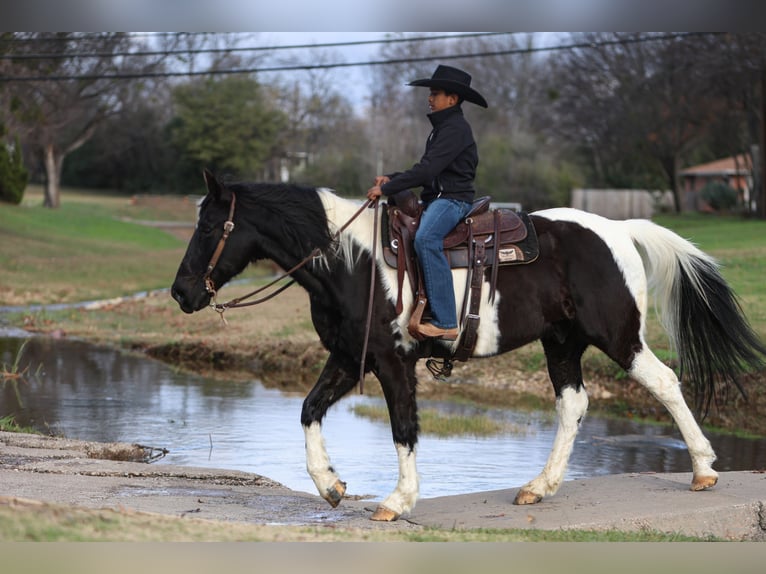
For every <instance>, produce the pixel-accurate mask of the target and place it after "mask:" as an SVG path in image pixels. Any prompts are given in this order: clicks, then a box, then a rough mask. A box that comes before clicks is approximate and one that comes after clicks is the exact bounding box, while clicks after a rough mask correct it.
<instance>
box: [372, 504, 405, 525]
mask: <svg viewBox="0 0 766 574" xmlns="http://www.w3.org/2000/svg"><path fill="white" fill-rule="evenodd" d="M397 518H399V513H398V512H394V511H393V510H391V509H389V508H386V507H385V506H378V507H377V508H376V509H375V512H373V513H372V516H371V517H370V520H377V521H378V522H393V521H394V520H396V519H397Z"/></svg>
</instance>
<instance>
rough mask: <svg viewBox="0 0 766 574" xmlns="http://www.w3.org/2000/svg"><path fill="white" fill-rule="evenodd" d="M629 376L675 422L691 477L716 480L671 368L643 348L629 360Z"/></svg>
mask: <svg viewBox="0 0 766 574" xmlns="http://www.w3.org/2000/svg"><path fill="white" fill-rule="evenodd" d="M629 374H630V376H631V377H633V378H634V379H635V380H636V381H638V382H639V383H641V384H642V385H643V386H644V387H646V388H647V389H648V390H649V392H651V393H652V395H654V396H655V397H656V398H657V400H658V401H660V402H661V403H662V404H663V405H664V406H665V408H666V409H668V411H669V412H670V415H671V416H672V417H673V420H675V421H676V424H677V425H678V429H679V430H680V431H681V434H682V435H683V437H684V441H685V442H686V447H687V448H688V449H689V455H690V456H691V459H692V470H693V472H694V476H695V477H703V476H705V477H717V476H718V473H717V472H716V471H714V470H713V467H712V464H713V462H714V461H715V458H716V457H715V452H714V451H713V447H712V446H710V441H708V440H707V438H705V435H704V434H702V429H700V427H699V425H698V424H697V421H695V420H694V416H693V415H692V413H691V411H690V410H689V406H688V405H687V404H686V401H685V400H684V397H683V394H682V393H681V383H680V382H679V381H678V377H676V374H675V373H674V372H673V370H672V369H670V368H669V367H667V366H666V365H664V364H663V363H662V362H661V361H660V360H659V359H658V358H657V357H656V356H655V355H654V353H652V352H651V351H650V350H649V349H648V348H647V347H644V350H642V351H641V352H640V353H639V354H638V355H636V358H635V359H634V360H633V366H632V367H631V369H630V372H629Z"/></svg>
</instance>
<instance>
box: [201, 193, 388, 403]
mask: <svg viewBox="0 0 766 574" xmlns="http://www.w3.org/2000/svg"><path fill="white" fill-rule="evenodd" d="M236 202H237V196H236V195H235V194H234V193H232V194H231V204H230V205H229V217H228V219H227V220H226V221H225V222H224V224H223V235H222V236H221V239H219V240H218V245H216V248H215V251H214V252H213V256H212V257H211V258H210V262H209V263H208V265H207V269H206V270H205V275H204V278H203V279H204V282H205V290H206V291H207V292H208V293H209V294H210V296H211V303H210V307H211V309H213V310H214V311H216V312H217V313H218V314H219V315H220V317H221V321H223V323H224V324H227V322H226V319H225V318H224V316H223V314H224V312H225V311H226V310H227V309H235V308H237V307H251V306H253V305H258V304H260V303H264V302H265V301H268V300H269V299H272V298H274V297H276V296H277V295H279V294H280V293H281V292H282V291H284V290H285V289H287V288H288V287H290V286H291V285H293V284H294V283H295V279H291V280H290V281H289V282H288V283H286V284H285V285H282V286H281V287H280V288H279V289H276V290H275V291H273V292H272V293H269V294H268V295H264V296H263V297H260V298H259V299H255V300H253V301H248V302H244V301H245V300H246V299H250V298H251V297H254V296H255V295H258V294H260V293H262V292H263V291H265V290H267V289H269V288H270V287H272V286H274V285H275V284H277V283H279V282H280V281H282V279H285V278H287V277H291V276H292V274H293V273H295V272H296V271H298V270H299V269H301V268H302V267H304V266H306V265H307V264H308V263H309V262H310V261H312V260H313V259H315V258H317V257H319V256H320V255H321V254H322V250H321V249H320V248H319V247H316V248H314V250H313V251H312V252H311V253H309V254H308V255H307V256H306V257H304V258H303V259H301V260H300V261H299V262H298V263H297V264H296V265H295V266H293V267H291V268H290V269H288V270H287V271H285V272H284V273H282V275H280V276H278V277H276V278H275V279H274V280H272V281H270V282H269V283H267V284H266V285H263V286H262V287H259V288H258V289H256V290H254V291H251V292H250V293H247V294H245V295H242V296H241V297H236V298H234V299H231V300H229V301H227V302H226V303H218V302H217V300H216V296H217V295H218V292H217V290H216V288H215V283H213V280H212V278H211V275H212V274H213V270H214V269H215V266H216V265H217V264H218V260H219V259H220V258H221V253H223V248H224V246H225V245H226V240H227V239H228V238H229V235H231V232H232V231H234V207H235V206H236ZM378 204H379V201H378V200H377V199H376V200H367V201H366V202H365V203H364V204H363V205H362V206H361V207H360V208H359V209H358V210H357V212H356V213H354V215H352V216H351V218H350V219H349V220H348V221H346V223H344V224H343V226H342V227H341V228H340V229H338V231H336V232H335V234H334V235H333V236H332V239H331V243H332V242H334V241H335V240H336V239H337V238H338V237H339V236H340V234H341V233H343V231H345V230H346V228H347V227H348V226H349V225H351V223H352V222H353V221H354V220H355V219H356V218H357V217H359V216H360V215H361V214H362V212H364V210H365V209H367V208H368V207H374V208H375V216H374V218H373V219H374V228H373V241H372V257H371V261H372V271H371V274H370V275H371V277H370V289H369V296H368V302H367V320H366V324H365V328H364V344H363V346H362V360H361V365H360V367H359V392H360V394H363V393H364V364H365V357H366V355H367V343H368V341H369V338H370V324H371V322H372V307H373V298H374V295H375V279H376V273H375V269H376V268H375V262H376V259H377V257H376V255H377V245H378V239H377V235H378Z"/></svg>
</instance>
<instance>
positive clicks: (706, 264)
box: [625, 219, 766, 412]
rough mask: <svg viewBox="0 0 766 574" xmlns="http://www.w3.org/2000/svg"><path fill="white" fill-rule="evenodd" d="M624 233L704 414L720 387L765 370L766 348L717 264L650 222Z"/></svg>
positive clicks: (630, 225)
mask: <svg viewBox="0 0 766 574" xmlns="http://www.w3.org/2000/svg"><path fill="white" fill-rule="evenodd" d="M625 229H626V230H627V232H628V234H629V235H630V237H631V239H632V240H633V243H634V244H635V245H636V248H637V249H638V251H639V253H640V254H641V259H642V260H643V263H644V268H645V270H646V274H647V278H648V287H649V289H650V291H652V292H653V293H654V295H655V298H656V302H657V305H658V307H659V310H660V318H661V322H662V324H663V326H664V327H665V328H666V330H667V331H668V333H669V335H670V336H671V338H672V340H673V343H674V344H675V346H676V348H677V350H678V355H679V361H680V365H681V374H682V376H683V375H684V374H686V375H687V378H688V379H690V380H691V382H692V384H693V385H694V389H695V398H696V401H695V402H696V407H697V410H698V412H706V411H707V410H708V408H709V406H710V402H711V400H712V399H713V397H714V393H715V383H716V381H718V380H720V381H725V382H732V383H734V384H735V385H736V386H737V388H738V389H739V390H740V392H742V394H743V395H744V394H745V393H744V390H743V389H742V387H741V386H740V384H739V382H738V380H737V379H738V375H739V374H740V373H742V372H744V371H745V370H747V369H748V368H756V369H760V368H763V365H764V363H763V359H764V356H766V348H765V347H764V346H763V344H762V343H761V341H760V340H759V339H758V336H757V335H756V334H755V333H754V332H753V330H752V328H751V327H750V325H749V324H748V322H747V319H746V318H745V316H744V313H743V312H742V308H741V307H740V305H739V302H738V301H737V298H736V296H735V294H734V292H733V291H732V290H731V288H730V287H729V285H728V284H727V283H726V281H725V280H724V278H723V277H722V276H721V273H720V271H719V266H718V263H717V262H716V260H715V259H714V258H713V257H711V256H710V255H707V254H706V253H704V252H702V251H701V250H700V249H698V248H697V247H695V246H694V245H693V244H692V243H690V242H689V241H687V240H685V239H683V238H681V237H680V236H678V235H677V234H675V233H673V232H672V231H670V230H668V229H665V228H664V227H660V226H659V225H656V224H654V223H652V222H651V221H648V220H638V219H634V220H629V221H626V222H625Z"/></svg>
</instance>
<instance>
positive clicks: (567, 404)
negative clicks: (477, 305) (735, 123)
mask: <svg viewBox="0 0 766 574" xmlns="http://www.w3.org/2000/svg"><path fill="white" fill-rule="evenodd" d="M205 179H206V183H207V189H208V194H207V196H206V197H205V199H204V200H203V202H202V204H201V208H200V214H199V221H198V224H197V228H196V230H195V232H194V235H193V237H192V238H191V240H190V243H189V246H188V249H187V252H186V255H185V256H184V259H183V261H182V262H181V264H180V267H179V269H178V274H177V276H176V279H175V282H174V283H173V288H172V296H173V298H174V299H175V300H176V301H177V302H178V304H179V305H180V307H181V309H182V310H183V311H184V312H186V313H192V312H194V311H198V310H200V309H203V308H205V307H207V306H208V305H209V304H210V302H211V294H210V292H209V291H208V290H207V289H206V286H205V277H206V270H207V268H208V266H209V264H210V263H211V258H212V257H213V253H214V252H215V251H216V247H217V246H218V245H219V244H222V242H221V237H222V235H223V233H224V224H225V222H226V221H227V219H229V217H231V218H232V220H233V224H234V228H233V230H231V232H230V234H229V233H228V232H227V235H228V239H227V242H226V243H225V246H224V247H223V249H222V251H220V250H219V251H220V253H219V257H217V258H216V262H215V264H214V265H213V269H212V271H211V272H209V273H207V274H208V275H209V279H210V281H212V289H219V288H220V287H221V286H222V285H224V284H225V283H226V282H227V281H229V280H230V279H231V278H232V277H234V276H235V275H237V274H238V273H240V272H241V271H243V270H244V269H245V267H247V266H248V264H249V263H251V262H255V261H258V260H261V259H270V260H272V261H274V262H275V263H277V264H278V265H279V266H280V267H282V268H283V269H291V268H292V267H293V266H295V265H296V263H298V262H299V261H301V260H303V259H304V258H306V257H307V256H308V255H309V254H311V253H312V251H314V250H315V249H316V248H319V249H320V250H321V256H319V257H315V258H314V259H313V260H312V261H311V263H310V264H308V265H306V266H303V267H301V268H300V269H298V270H297V271H295V273H294V274H293V278H294V279H295V280H296V281H297V282H298V283H299V284H300V285H301V286H302V287H303V288H304V289H305V290H306V291H307V292H308V296H309V299H310V305H311V317H312V321H313V323H314V327H315V329H316V331H317V333H318V335H319V338H320V339H321V342H322V344H323V345H324V346H325V347H326V348H327V350H328V351H329V357H328V359H327V363H326V364H325V366H324V369H323V370H322V373H321V375H320V376H319V379H318V380H317V382H316V384H315V386H314V388H313V389H312V390H311V392H310V393H309V394H308V396H307V397H306V399H305V401H304V403H303V409H302V413H301V423H302V425H303V429H304V431H305V438H306V461H307V462H306V464H307V469H308V472H309V474H310V475H311V478H312V479H313V481H314V483H315V485H316V487H317V489H318V491H319V493H320V494H321V496H322V497H323V498H325V499H326V500H327V501H328V502H329V503H330V504H331V505H332V506H336V505H337V504H338V503H339V502H340V500H341V499H342V497H343V495H344V493H345V490H346V485H345V483H344V482H343V481H342V480H341V479H340V477H339V475H338V473H337V472H336V470H335V469H334V468H333V466H332V464H331V463H330V457H329V455H328V452H327V450H326V448H325V443H324V439H323V436H322V419H323V417H324V416H325V413H326V412H327V409H328V408H329V407H330V406H331V405H332V404H333V403H335V402H336V401H338V400H339V399H340V398H341V397H343V396H344V395H346V394H347V393H348V392H349V391H350V390H351V389H352V388H353V387H354V386H355V385H356V384H357V382H358V380H359V376H358V375H359V372H360V366H361V365H360V363H361V353H362V350H363V341H364V329H365V323H366V314H367V305H368V301H367V299H368V288H369V285H370V280H371V276H370V274H371V255H372V250H371V246H372V245H373V241H379V237H373V230H374V229H375V226H374V215H375V211H374V210H371V209H366V210H364V212H363V213H361V215H359V216H358V217H357V218H356V219H354V221H353V222H352V223H351V224H350V225H349V226H348V227H347V228H346V229H344V230H343V231H342V233H340V235H339V236H338V237H334V235H335V233H336V231H337V230H338V229H340V228H341V227H343V226H344V224H345V223H346V222H348V221H349V220H350V219H352V216H353V215H354V214H355V213H356V212H357V211H358V209H359V206H360V204H359V203H358V202H353V201H349V200H346V199H342V198H340V197H338V196H337V195H335V194H334V193H333V192H332V191H330V190H327V189H315V188H306V187H298V186H294V185H287V184H256V183H230V184H223V183H221V182H219V181H218V180H216V178H215V177H214V176H213V175H212V174H210V173H209V172H206V173H205ZM235 198H236V204H234V199H235ZM234 205H236V207H234ZM531 219H532V221H533V222H534V224H535V227H536V229H537V233H538V236H539V243H540V257H539V259H538V260H537V261H536V262H534V263H532V264H529V265H523V266H515V267H503V268H501V269H500V270H499V274H498V278H497V294H496V296H495V297H494V300H493V301H492V303H490V302H489V300H488V298H487V296H486V293H487V292H488V291H489V289H485V295H484V300H483V301H482V306H481V307H482V308H481V313H480V314H481V322H480V327H479V333H478V343H477V345H476V348H475V352H474V356H476V357H480V356H481V357H486V356H492V355H496V354H499V353H505V352H507V351H510V350H512V349H516V348H518V347H521V346H522V345H525V344H527V343H530V342H532V341H535V340H538V339H539V340H540V341H541V342H542V346H543V348H544V351H545V356H546V359H547V365H548V373H549V375H550V380H551V382H552V384H553V390H554V392H555V396H556V411H557V414H558V430H557V433H556V437H555V440H554V443H553V446H552V450H551V452H550V455H549V458H548V461H547V463H546V465H545V467H544V468H543V470H542V472H541V473H540V474H539V475H538V476H537V477H536V478H534V479H533V480H531V481H530V482H528V483H527V484H525V485H523V486H522V487H521V488H520V490H519V492H518V494H517V496H516V499H515V502H516V503H517V504H531V503H536V502H539V501H540V500H541V499H542V498H543V497H545V496H549V495H552V494H554V493H555V492H556V491H557V490H558V488H559V486H560V485H561V483H562V481H563V479H564V474H565V470H566V466H567V463H568V460H569V457H570V453H571V451H572V446H573V444H574V440H575V435H576V433H577V431H578V427H579V424H580V421H581V420H582V418H583V416H584V415H585V412H586V409H587V407H588V397H587V394H586V390H585V387H584V385H583V379H582V371H581V365H580V360H581V357H582V355H583V353H584V351H585V350H586V348H587V347H589V346H591V345H592V346H594V347H596V348H598V349H600V350H601V351H603V352H604V353H605V354H606V355H607V356H609V357H610V358H611V359H612V360H613V361H615V362H616V363H617V364H618V365H620V367H622V368H623V369H625V371H626V372H627V374H628V375H629V376H630V377H631V378H633V379H634V380H636V381H638V382H639V383H641V384H642V385H643V386H644V387H646V388H647V389H648V390H649V391H650V392H651V393H652V394H653V395H654V396H655V397H656V398H657V399H658V400H659V401H660V402H661V403H662V404H663V405H665V407H666V408H667V409H668V411H669V412H670V414H671V415H672V416H673V419H674V420H675V422H676V424H677V425H678V428H679V429H680V431H681V433H682V435H683V438H684V440H685V441H686V445H687V447H688V450H689V454H690V455H691V463H692V471H693V477H692V482H691V489H692V490H703V489H707V488H710V487H712V486H713V485H715V484H716V482H717V480H718V475H717V473H716V471H715V470H713V468H712V463H713V461H714V460H715V458H716V457H715V454H714V452H713V449H712V448H711V446H710V443H709V442H708V440H707V439H706V438H705V436H704V435H703V433H702V431H701V430H700V427H699V426H698V424H697V422H696V421H695V419H694V416H693V415H692V412H691V411H690V409H689V407H688V406H687V404H686V402H685V401H684V398H683V396H682V394H681V390H680V383H679V379H678V378H677V377H676V375H675V373H674V372H673V370H671V369H670V368H668V367H667V366H665V365H664V364H663V363H662V362H661V361H660V360H659V359H658V358H657V357H656V356H655V355H654V353H653V352H652V351H651V350H650V349H649V347H648V346H647V344H646V340H645V338H644V336H645V326H646V316H647V311H648V297H649V294H650V290H651V291H652V292H653V293H654V294H655V296H656V299H657V301H658V303H659V307H660V308H661V316H662V319H663V324H664V326H665V327H666V329H667V330H668V332H669V334H670V336H671V338H672V341H673V342H674V344H675V347H676V348H677V350H678V354H679V358H680V363H681V370H682V372H683V373H684V374H685V375H688V378H689V380H690V381H691V382H692V383H693V384H695V385H697V387H698V389H699V392H700V393H701V394H700V396H701V397H702V398H701V401H702V404H703V406H704V403H706V402H708V404H709V400H710V397H711V396H712V394H713V393H714V383H716V381H721V380H727V381H736V376H737V375H738V374H739V373H740V372H741V370H742V369H745V368H748V369H749V368H751V367H760V366H761V365H762V362H761V361H762V359H763V354H764V353H765V352H766V351H765V350H764V347H763V345H762V343H761V342H760V341H759V340H758V338H757V336H756V335H755V334H754V333H753V331H752V330H751V328H750V327H749V325H748V323H747V322H746V320H745V318H744V316H743V313H742V311H741V309H740V307H739V304H738V303H737V301H736V298H735V296H734V294H733V293H732V291H731V289H730V288H729V287H728V285H727V284H726V283H725V281H724V280H723V278H722V277H721V275H720V273H719V271H718V267H717V264H716V263H715V261H714V260H713V259H712V258H711V257H710V256H708V255H706V254H705V253H703V252H702V251H700V250H699V249H697V248H696V247H694V246H693V245H692V244H691V243H689V242H687V241H686V240H684V239H682V238H680V237H679V236H678V235H676V234H674V233H672V232H671V231H669V230H667V229H665V228H663V227H660V226H658V225H655V224H653V223H651V222H650V221H647V220H630V221H612V220H609V219H605V218H603V217H600V216H597V215H593V214H589V213H585V212H582V211H577V210H574V209H566V208H561V209H550V210H545V211H539V212H536V213H533V214H532V215H531ZM378 253H380V250H378ZM376 269H377V271H376V276H377V277H376V281H377V283H376V285H377V288H376V289H375V292H374V293H375V294H374V306H373V314H372V323H371V331H370V335H369V345H368V347H367V352H366V355H365V365H364V370H365V372H372V373H373V374H374V375H375V376H376V377H377V379H378V380H379V381H380V385H381V387H382V390H383V394H384V396H385V400H386V403H387V406H388V410H389V414H390V420H391V431H392V434H393V440H394V445H395V447H396V450H397V454H398V462H399V480H398V482H397V485H396V488H395V489H394V491H393V492H392V493H391V494H390V495H389V496H388V497H386V498H385V499H384V500H383V501H382V502H381V503H380V504H379V506H378V508H377V510H376V511H375V513H374V514H373V515H372V518H373V519H374V520H396V519H397V518H398V517H399V516H400V515H402V514H403V513H407V512H408V511H410V510H411V509H412V508H413V507H414V506H415V502H416V500H417V497H418V474H417V469H416V464H415V457H416V445H417V441H418V414H417V403H416V376H415V365H416V363H417V362H418V360H419V359H421V358H423V357H424V356H425V354H426V353H428V354H429V355H430V356H434V357H440V356H441V357H449V356H450V355H451V352H452V350H453V345H455V343H453V342H447V341H439V342H435V343H434V344H433V346H431V345H424V344H422V343H419V342H418V341H416V340H415V339H413V338H412V337H411V336H410V335H409V334H408V332H407V328H406V327H407V321H408V311H407V310H408V309H409V308H410V306H411V303H412V296H411V294H409V293H407V291H408V290H407V289H405V294H404V296H405V301H404V309H405V311H404V312H403V313H402V314H400V315H399V316H397V314H396V311H395V302H396V297H397V289H396V273H395V271H394V270H392V269H390V268H389V267H387V265H386V264H385V263H384V262H383V260H382V257H381V256H380V255H378V261H377V266H376ZM455 273H456V279H455V288H456V293H455V297H456V300H457V307H458V308H460V305H461V302H462V300H463V289H464V288H465V287H464V286H465V283H466V281H465V275H464V274H465V273H466V271H465V270H456V271H455Z"/></svg>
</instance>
